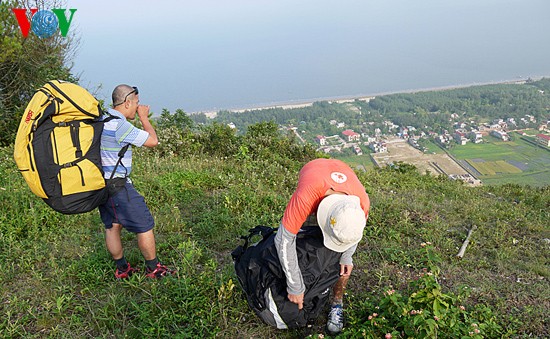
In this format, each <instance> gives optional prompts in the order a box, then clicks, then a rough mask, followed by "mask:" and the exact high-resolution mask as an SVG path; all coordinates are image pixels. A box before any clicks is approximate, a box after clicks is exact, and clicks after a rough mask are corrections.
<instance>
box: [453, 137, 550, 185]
mask: <svg viewBox="0 0 550 339" xmlns="http://www.w3.org/2000/svg"><path fill="white" fill-rule="evenodd" d="M512 137H513V140H512V141H508V142H503V141H500V140H497V139H495V138H492V137H485V142H484V143H481V144H472V143H468V144H466V145H464V146H454V147H452V148H451V150H450V153H451V154H452V155H453V156H454V157H456V158H457V159H459V160H465V161H467V162H468V164H470V165H471V166H472V167H474V168H475V169H476V170H477V171H478V172H480V173H481V174H482V175H481V177H480V179H481V180H482V181H483V183H484V184H488V185H499V184H506V183H516V184H521V185H532V186H538V187H540V186H546V185H549V184H550V151H548V150H545V149H543V148H540V147H537V146H534V145H532V144H530V143H528V142H526V141H524V140H522V139H520V138H519V135H518V134H512Z"/></svg>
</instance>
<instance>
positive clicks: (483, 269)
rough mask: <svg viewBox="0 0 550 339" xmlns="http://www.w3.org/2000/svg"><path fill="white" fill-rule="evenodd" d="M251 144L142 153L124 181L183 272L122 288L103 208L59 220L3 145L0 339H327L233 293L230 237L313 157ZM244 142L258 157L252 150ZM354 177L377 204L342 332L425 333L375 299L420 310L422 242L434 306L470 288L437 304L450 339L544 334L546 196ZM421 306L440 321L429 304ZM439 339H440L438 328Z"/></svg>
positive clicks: (160, 246) (430, 180) (273, 211)
mask: <svg viewBox="0 0 550 339" xmlns="http://www.w3.org/2000/svg"><path fill="white" fill-rule="evenodd" d="M264 141H265V140H264ZM247 147H248V148H247V149H248V151H247V152H244V148H241V149H240V152H241V153H237V154H227V155H226V156H218V157H216V156H210V155H208V154H187V155H180V156H160V155H159V154H158V153H156V152H154V151H151V150H143V149H139V150H136V152H135V157H134V160H135V163H134V165H135V169H134V172H133V181H134V183H135V186H136V188H137V189H138V191H139V192H141V193H142V194H143V195H144V196H145V199H146V201H147V203H148V206H149V208H150V209H151V211H152V213H153V215H154V217H155V220H156V227H155V234H156V238H157V250H158V255H159V258H160V259H161V260H162V261H163V262H165V263H166V264H168V265H170V266H172V267H174V268H176V269H177V272H178V273H177V275H176V276H175V277H169V278H166V279H162V280H158V281H150V280H146V279H144V278H143V276H141V275H137V276H134V277H132V278H131V279H129V280H127V281H116V280H115V279H114V275H113V271H114V265H113V263H112V260H111V258H110V257H109V254H108V252H107V250H106V249H105V244H104V241H105V239H104V231H103V226H102V224H101V221H100V220H99V215H98V213H97V211H93V212H90V213H87V214H82V215H72V216H65V215H60V214H58V213H56V212H54V211H53V210H51V209H50V208H49V207H48V206H47V205H46V204H44V203H43V202H42V201H40V199H38V198H37V197H35V196H34V195H32V193H31V192H30V190H29V189H28V187H27V185H26V183H25V182H24V181H23V179H22V177H21V175H20V174H19V173H18V172H17V170H16V168H15V164H14V163H13V160H12V154H11V152H12V149H11V148H2V149H0V159H1V162H0V205H1V206H2V209H1V210H0V248H2V250H1V251H0V262H1V263H2V265H3V267H2V268H3V269H2V270H1V271H0V286H1V287H0V313H1V314H3V315H4V316H3V317H2V318H1V319H0V333H2V335H1V336H2V337H8V338H9V337H25V338H31V337H51V338H67V337H136V338H137V337H140V338H141V337H162V338H199V337H200V338H202V337H206V338H213V337H217V338H296V337H306V336H308V335H313V336H318V335H319V334H324V335H326V333H325V330H324V322H325V321H326V319H325V318H324V316H323V317H320V319H319V320H318V321H317V322H316V323H315V324H314V325H313V326H312V327H310V328H306V329H303V330H295V331H278V330H274V329H272V328H269V327H268V326H267V325H265V324H263V323H262V322H261V321H260V320H259V318H258V317H256V315H255V314H254V313H253V312H252V311H251V310H250V308H249V307H248V305H247V304H246V302H245V300H244V299H243V296H242V294H241V292H240V287H239V286H238V284H237V283H236V278H235V275H234V272H233V266H232V261H231V257H230V252H231V251H232V250H233V249H234V248H235V247H236V246H237V245H239V244H240V243H241V240H240V239H239V236H240V235H243V234H245V233H246V231H247V230H248V229H249V228H251V227H254V226H256V225H258V224H264V225H270V226H277V225H278V223H279V221H280V219H281V217H282V213H283V211H284V208H285V206H286V203H287V201H288V199H289V198H290V195H291V194H292V192H293V190H294V188H295V186H296V179H297V176H298V170H299V169H300V167H301V165H302V164H303V161H306V160H307V159H306V158H304V159H302V160H300V161H298V160H293V158H290V157H288V156H287V155H286V154H285V153H284V152H286V151H285V149H284V148H280V151H269V152H267V151H266V152H263V150H265V148H259V146H258V144H255V145H248V146H247ZM254 147H256V149H258V150H260V151H262V152H263V153H261V154H263V157H260V156H256V154H255V153H253V151H254ZM237 149H238V148H237ZM258 152H259V151H258ZM277 152H280V153H277ZM296 154H297V155H296V157H299V156H300V154H299V153H296ZM365 161H366V160H365ZM358 176H359V178H360V180H361V181H362V182H363V184H364V185H365V187H366V189H367V192H368V193H369V195H370V197H371V202H372V210H371V214H370V217H369V220H368V224H367V228H366V231H365V236H364V239H363V241H362V242H361V243H360V244H359V248H358V250H357V253H356V255H355V257H354V262H355V267H354V271H353V277H352V279H351V281H350V284H349V286H348V290H347V295H346V300H345V302H346V311H345V312H346V318H347V319H348V323H347V326H346V328H345V331H344V332H343V334H342V335H341V337H343V338H346V337H350V338H356V337H361V336H362V333H363V331H369V332H368V333H381V332H379V331H382V330H384V331H387V330H388V329H387V328H390V327H391V328H407V331H409V330H410V331H417V330H418V331H429V330H430V327H429V326H431V324H432V321H431V320H430V318H429V317H428V318H418V317H416V318H414V319H413V318H411V320H410V322H411V323H413V322H417V321H418V322H419V325H418V326H416V325H414V324H411V323H408V322H405V323H403V322H402V321H401V322H399V321H398V320H399V319H398V313H395V312H390V310H391V308H389V306H384V305H387V304H386V303H387V302H388V299H386V296H385V294H384V292H385V291H387V290H388V289H390V288H391V289H395V290H396V291H398V292H399V295H400V296H402V299H399V300H398V301H399V303H398V304H399V305H408V303H415V302H416V299H415V296H413V293H411V292H412V291H424V290H425V288H424V287H418V286H417V285H414V282H415V281H417V279H419V276H420V275H421V274H423V272H425V271H424V268H426V267H427V265H428V264H429V262H430V260H431V259H430V258H431V257H426V250H425V248H424V247H423V246H422V244H423V243H425V242H431V243H432V244H433V252H434V255H436V256H438V257H439V258H440V260H439V261H438V262H437V266H438V267H439V269H440V273H439V275H438V284H437V285H429V286H432V288H433V289H436V290H438V291H441V293H442V294H443V295H442V297H441V298H442V299H441V300H443V301H444V300H451V299H453V298H454V297H453V296H459V295H461V294H460V291H461V290H463V289H464V288H466V289H467V290H468V291H469V293H468V295H467V296H464V297H461V300H460V302H461V305H463V306H464V307H465V309H466V311H465V313H460V311H458V310H457V308H456V306H454V305H450V306H449V307H448V308H447V310H448V312H449V313H448V314H449V316H451V315H453V316H454V317H460V318H457V319H458V320H459V321H460V323H461V324H462V325H461V326H462V327H460V329H458V328H457V329H456V330H455V331H456V332H452V329H451V333H455V334H456V333H462V331H464V330H466V328H468V326H470V324H469V323H467V321H466V319H465V318H464V317H466V318H468V317H469V318H468V319H477V320H476V321H480V323H481V324H483V325H484V326H485V327H483V328H482V330H483V331H485V332H482V334H483V335H484V337H487V338H491V337H505V338H506V337H509V338H518V337H519V338H521V337H525V338H527V337H539V338H544V337H548V336H549V335H550V333H549V332H548V323H547V320H546V319H547V315H548V311H549V310H550V303H549V302H548V300H550V295H549V293H550V292H549V291H550V284H549V282H548V279H549V278H550V272H549V269H548V244H547V243H545V240H544V239H548V238H550V231H549V228H548V220H549V219H550V215H549V210H548V206H549V204H550V191H549V189H548V186H546V187H543V188H536V187H529V186H520V185H504V186H484V187H478V188H467V187H465V186H463V185H461V184H460V183H459V182H455V181H450V180H447V179H445V178H442V177H434V176H425V175H421V174H418V173H416V171H414V170H409V169H408V168H407V167H406V166H401V167H400V168H398V169H389V168H388V169H370V168H369V169H368V170H367V171H366V172H363V171H359V172H358ZM472 225H476V226H477V229H476V231H474V233H473V235H472V238H471V241H470V245H469V246H468V248H467V251H466V255H465V256H464V258H463V259H462V260H458V259H457V258H456V254H457V252H458V248H459V247H460V246H461V244H462V242H463V241H464V238H465V236H466V233H467V230H468V229H469V228H470V227H471V226H472ZM123 243H124V246H125V249H126V256H127V258H128V259H129V260H130V261H131V262H132V263H133V264H135V265H137V266H138V267H141V268H143V262H142V258H141V255H140V253H139V250H138V249H137V244H136V239H135V237H134V236H133V235H132V234H130V233H128V232H123ZM429 283H430V284H434V282H433V281H430V282H429ZM411 284H412V285H411ZM396 295H397V294H396ZM438 298H439V297H438ZM448 298H451V299H448ZM453 300H454V299H453ZM411 305H413V304H411ZM415 305H416V304H415ZM432 306H433V305H432ZM377 307H378V308H377ZM480 308H484V310H481V309H480ZM426 310H428V305H426ZM430 310H431V311H432V312H442V311H441V310H440V307H439V306H437V309H434V308H433V307H431V308H430ZM382 311H386V312H387V313H386V314H387V320H388V322H387V324H386V325H384V326H390V327H387V328H386V327H385V328H383V329H381V328H380V329H378V328H377V327H375V325H372V324H371V323H370V322H369V320H368V319H367V316H368V315H369V314H370V315H371V314H372V313H373V312H376V313H380V314H382ZM426 312H428V311H426ZM457 312H458V313H457ZM392 314H393V315H395V318H390V317H393V316H392ZM423 314H424V315H426V314H428V313H423ZM446 314H447V313H446ZM482 315H483V317H485V318H483V319H481V320H480V317H482ZM417 319H418V320H417ZM449 319H451V318H449ZM390 320H391V321H394V320H395V321H396V322H395V323H393V322H391V321H390ZM420 324H421V325H420ZM409 325H411V326H412V329H411V326H409ZM392 326H393V327H392ZM398 326H404V327H398ZM415 326H416V327H415ZM422 326H424V327H422ZM377 331H378V332H377ZM491 331H492V332H491ZM365 333H367V332H365ZM418 333H427V332H418ZM397 335H398V333H397V334H395V335H394V338H396V337H397ZM374 337H380V336H379V335H375V336H374ZM382 337H383V335H382ZM439 337H441V338H444V337H446V336H445V335H444V334H443V332H442V333H441V335H440V336H439ZM447 337H453V336H452V335H448V334H447Z"/></svg>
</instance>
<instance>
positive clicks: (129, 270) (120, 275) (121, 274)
mask: <svg viewBox="0 0 550 339" xmlns="http://www.w3.org/2000/svg"><path fill="white" fill-rule="evenodd" d="M137 271H139V268H133V267H132V266H130V264H128V266H127V267H126V269H125V270H119V269H118V268H117V269H116V271H115V278H117V279H126V278H128V277H129V276H131V275H132V274H134V273H136V272H137Z"/></svg>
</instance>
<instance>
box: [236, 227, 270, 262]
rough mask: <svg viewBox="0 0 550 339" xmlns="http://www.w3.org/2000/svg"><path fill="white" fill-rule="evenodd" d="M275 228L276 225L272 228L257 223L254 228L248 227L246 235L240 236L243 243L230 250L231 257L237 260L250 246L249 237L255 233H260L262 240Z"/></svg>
mask: <svg viewBox="0 0 550 339" xmlns="http://www.w3.org/2000/svg"><path fill="white" fill-rule="evenodd" d="M276 230H277V228H276V227H275V228H274V227H269V226H262V225H258V226H256V227H254V228H251V229H249V230H248V234H247V235H242V236H241V237H240V239H242V240H244V244H243V245H239V246H238V247H237V248H236V249H235V250H233V252H231V257H232V258H233V260H234V261H236V262H238V261H239V260H240V258H241V256H242V255H243V254H244V252H245V251H246V250H247V248H248V247H249V246H250V239H252V238H253V237H254V236H256V235H261V236H262V241H263V240H266V239H267V238H269V236H270V235H271V234H272V233H273V232H275V231H276Z"/></svg>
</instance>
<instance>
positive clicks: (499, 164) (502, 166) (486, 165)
mask: <svg viewBox="0 0 550 339" xmlns="http://www.w3.org/2000/svg"><path fill="white" fill-rule="evenodd" d="M466 161H467V162H468V163H469V164H470V165H471V166H472V167H473V168H475V169H476V170H477V171H478V172H479V173H481V174H483V175H496V174H513V173H521V172H523V171H522V170H521V169H519V168H517V167H516V166H514V165H511V164H509V163H507V162H506V161H504V160H497V161H484V162H474V161H472V160H466Z"/></svg>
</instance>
